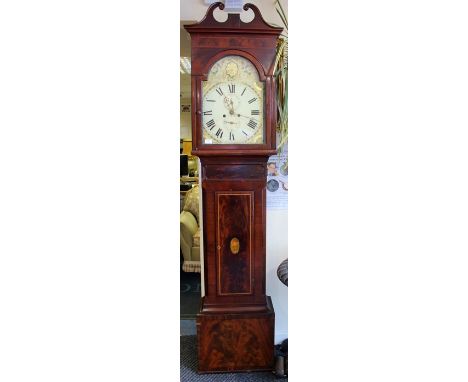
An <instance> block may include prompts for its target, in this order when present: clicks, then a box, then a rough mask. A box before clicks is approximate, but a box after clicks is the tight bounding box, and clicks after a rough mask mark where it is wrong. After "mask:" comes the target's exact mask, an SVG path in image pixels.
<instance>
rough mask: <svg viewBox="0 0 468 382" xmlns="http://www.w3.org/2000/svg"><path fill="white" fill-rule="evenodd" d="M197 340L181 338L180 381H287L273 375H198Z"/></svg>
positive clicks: (266, 373) (191, 337)
mask: <svg viewBox="0 0 468 382" xmlns="http://www.w3.org/2000/svg"><path fill="white" fill-rule="evenodd" d="M197 365H198V361H197V340H196V336H193V335H190V336H187V335H182V336H181V337H180V380H181V382H193V381H197V382H198V381H199V382H271V381H287V380H288V379H287V378H276V377H275V375H274V374H273V373H268V372H256V373H226V374H224V373H223V374H198V373H197Z"/></svg>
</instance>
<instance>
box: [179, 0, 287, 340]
mask: <svg viewBox="0 0 468 382" xmlns="http://www.w3.org/2000/svg"><path fill="white" fill-rule="evenodd" d="M249 2H250V3H253V4H255V5H257V6H258V8H259V9H260V12H262V16H263V18H264V19H265V20H266V21H267V22H270V23H275V24H278V25H282V24H281V20H280V19H279V16H278V15H277V13H276V11H275V8H274V4H275V1H274V0H261V1H254V0H250V1H249ZM282 5H283V8H285V11H287V1H282ZM207 8H208V6H207V5H205V4H204V1H203V0H198V1H193V0H180V14H181V20H201V19H202V18H203V16H204V15H205V13H206V9H207ZM184 114H185V113H184ZM189 123H190V121H189ZM181 134H182V122H181ZM266 225H267V227H266V228H267V261H266V291H267V294H268V295H270V296H271V299H272V301H273V306H274V309H275V343H279V342H281V341H282V340H283V339H285V338H287V337H288V288H287V287H286V286H285V285H283V284H282V283H281V281H279V279H278V277H277V275H276V270H277V268H278V266H279V265H280V263H281V262H282V261H283V260H284V259H286V258H287V257H288V211H278V210H275V211H272V210H267V222H266Z"/></svg>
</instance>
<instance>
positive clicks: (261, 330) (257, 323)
mask: <svg viewBox="0 0 468 382" xmlns="http://www.w3.org/2000/svg"><path fill="white" fill-rule="evenodd" d="M274 328H275V313H274V310H273V305H272V302H271V298H270V297H269V296H267V306H266V309H265V311H264V312H242V311H239V312H236V313H232V312H230V313H221V312H219V313H206V312H204V311H203V300H202V308H201V311H200V313H199V314H198V315H197V337H198V338H197V339H198V372H199V373H222V372H247V371H262V370H263V371H271V370H273V369H274Z"/></svg>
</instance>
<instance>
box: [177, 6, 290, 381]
mask: <svg viewBox="0 0 468 382" xmlns="http://www.w3.org/2000/svg"><path fill="white" fill-rule="evenodd" d="M216 8H219V9H221V10H222V9H224V5H223V4H222V3H220V2H218V3H214V4H212V5H211V6H210V7H209V9H208V11H207V14H206V16H205V18H204V19H203V20H202V21H201V22H199V23H197V24H193V25H186V26H185V29H186V30H187V31H188V32H189V33H190V35H191V43H192V53H191V54H192V57H191V60H192V68H191V75H192V137H193V138H192V142H193V149H192V154H193V155H196V156H198V157H199V158H200V161H201V167H202V171H201V173H202V193H203V235H204V277H205V278H204V282H205V296H204V297H203V298H202V301H201V304H200V312H199V313H198V315H197V336H198V370H199V371H200V372H228V371H247V370H272V369H273V367H274V317H275V314H274V310H273V305H272V302H271V298H270V297H269V296H267V295H266V291H265V257H266V249H265V248H266V246H265V242H266V227H265V224H266V205H265V202H266V200H265V199H266V179H267V173H266V171H267V170H266V163H267V160H268V157H269V156H270V155H273V154H275V153H276V138H275V137H276V129H275V126H276V102H275V82H274V78H273V66H274V61H275V51H276V44H277V40H278V37H279V35H280V33H281V31H282V28H279V27H273V26H271V25H269V24H267V23H266V22H265V21H264V20H263V18H262V16H261V14H260V11H259V10H258V8H257V7H256V6H254V5H252V4H246V5H244V10H245V11H248V10H249V9H250V10H252V11H253V13H254V19H253V20H252V21H251V22H249V23H244V22H243V21H242V20H241V19H240V15H239V14H228V18H227V20H226V21H225V22H218V21H217V20H216V19H215V18H214V16H213V12H214V11H215V9H216Z"/></svg>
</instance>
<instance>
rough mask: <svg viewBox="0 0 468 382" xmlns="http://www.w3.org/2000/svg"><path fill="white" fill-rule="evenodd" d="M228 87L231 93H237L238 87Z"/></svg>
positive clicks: (231, 85)
mask: <svg viewBox="0 0 468 382" xmlns="http://www.w3.org/2000/svg"><path fill="white" fill-rule="evenodd" d="M228 87H229V93H235V92H236V85H234V84H228Z"/></svg>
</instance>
